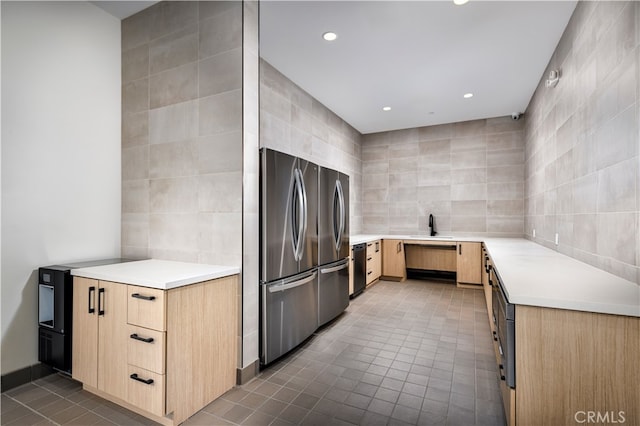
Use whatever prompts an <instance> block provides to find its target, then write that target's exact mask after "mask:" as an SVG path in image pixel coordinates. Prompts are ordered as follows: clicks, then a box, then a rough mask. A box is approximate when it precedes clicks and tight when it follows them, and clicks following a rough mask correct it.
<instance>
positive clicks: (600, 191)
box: [525, 1, 640, 284]
mask: <svg viewBox="0 0 640 426" xmlns="http://www.w3.org/2000/svg"><path fill="white" fill-rule="evenodd" d="M638 17H640V6H639V4H638V3H637V2H634V1H620V2H578V4H577V6H576V9H575V11H574V14H573V16H572V17H571V20H570V21H569V24H568V26H567V29H566V30H565V33H564V34H563V36H562V38H561V40H560V42H559V44H558V47H557V48H556V51H555V53H554V55H553V56H552V58H551V61H550V62H549V65H548V67H547V69H546V70H545V72H544V73H543V75H542V78H541V80H540V83H539V85H538V88H537V89H536V91H535V93H534V95H533V98H532V99H531V102H530V104H529V107H528V108H527V111H526V115H525V121H526V147H525V148H526V164H525V171H526V185H525V188H526V189H525V211H526V228H525V234H526V236H527V238H530V239H532V240H534V241H536V242H538V243H540V244H542V245H545V246H547V247H549V248H552V249H555V250H558V251H560V252H562V253H565V254H567V255H569V256H573V257H575V258H577V259H579V260H582V261H584V262H587V263H590V264H592V265H594V266H596V267H599V268H602V269H604V270H606V271H608V272H611V273H613V274H616V275H619V276H621V277H623V278H626V279H629V280H631V281H635V282H637V283H639V284H640V254H639V253H638V250H639V248H640V229H638V210H639V207H640V205H639V203H640V180H639V179H640V171H639V170H640V156H639V149H640V144H639V142H638V141H640V114H638V108H639V107H640V103H639V99H640V69H639V68H640V26H639V24H640V20H639V19H638ZM552 69H560V70H561V79H560V82H559V84H558V85H557V86H556V87H555V88H553V89H548V88H546V87H545V85H544V80H545V78H546V76H547V75H548V73H549V71H550V70H552ZM534 230H535V237H534ZM556 234H557V235H558V239H559V244H558V245H556V244H555V238H556Z"/></svg>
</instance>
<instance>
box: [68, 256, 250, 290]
mask: <svg viewBox="0 0 640 426" xmlns="http://www.w3.org/2000/svg"><path fill="white" fill-rule="evenodd" d="M130 263H133V262H130ZM194 265H199V264H194ZM211 266H212V267H214V268H216V270H214V271H209V272H196V273H193V274H186V275H187V276H183V277H180V278H176V279H169V280H157V279H149V278H144V277H141V276H140V274H131V273H127V272H117V271H116V272H113V271H108V272H104V271H102V270H100V269H98V270H96V269H97V267H89V268H79V269H72V270H71V275H73V276H77V277H83V278H89V279H96V280H102V281H109V282H115V283H121V284H128V285H136V286H140V287H150V288H155V289H159V290H171V289H174V288H178V287H183V286H187V285H191V284H197V283H200V282H204V281H210V280H215V279H219V278H225V277H229V276H233V275H237V274H239V273H240V267H238V266H218V265H211Z"/></svg>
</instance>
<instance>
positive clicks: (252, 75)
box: [238, 1, 260, 381]
mask: <svg viewBox="0 0 640 426" xmlns="http://www.w3.org/2000/svg"><path fill="white" fill-rule="evenodd" d="M242 19H243V23H242V32H243V36H242V56H243V59H242V123H243V126H242V130H243V142H242V149H243V151H242V161H243V177H242V179H243V183H242V282H243V286H242V298H241V303H242V304H243V306H242V307H241V308H242V309H240V312H242V324H240V327H238V329H239V330H242V342H239V343H240V345H241V346H240V347H241V348H242V350H241V351H239V354H240V356H241V357H242V359H240V360H239V363H238V365H240V366H241V367H242V368H245V367H248V366H249V365H250V364H251V363H253V362H255V361H256V360H257V359H258V356H259V354H258V341H259V329H258V311H259V309H258V301H259V296H258V285H257V284H258V282H259V275H258V267H259V266H258V256H259V253H258V246H259V242H260V241H259V216H258V215H259V213H260V212H259V210H258V199H259V195H260V194H259V173H260V167H259V164H258V162H259V155H258V144H259V139H260V137H259V132H260V103H259V93H260V91H259V85H260V77H259V70H260V57H259V51H258V50H259V44H258V22H259V3H258V2H257V1H243V16H242ZM251 373H252V371H251V369H250V368H248V369H247V372H246V374H247V375H248V376H249V377H252V374H251ZM245 377H246V376H243V378H242V380H241V381H243V380H244V378H245Z"/></svg>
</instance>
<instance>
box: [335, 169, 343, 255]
mask: <svg viewBox="0 0 640 426" xmlns="http://www.w3.org/2000/svg"><path fill="white" fill-rule="evenodd" d="M345 210H346V209H345V208H344V193H343V192H342V183H340V181H339V180H337V179H336V185H335V187H334V189H333V214H332V219H333V244H334V247H335V249H336V252H340V248H341V246H342V236H343V234H344V227H345V213H346V211H345Z"/></svg>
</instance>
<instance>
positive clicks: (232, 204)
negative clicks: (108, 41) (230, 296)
mask: <svg viewBox="0 0 640 426" xmlns="http://www.w3.org/2000/svg"><path fill="white" fill-rule="evenodd" d="M242 13H243V10H242V2H188V1H186V2H182V1H180V2H171V1H166V2H160V3H158V4H156V5H154V6H152V7H150V8H148V9H145V10H143V11H142V12H140V13H138V14H136V15H133V16H131V17H129V18H127V19H125V20H123V21H122V256H124V257H130V258H146V257H153V258H157V259H168V260H179V261H190V262H201V263H210V264H223V265H225V264H226V265H240V264H241V262H242V238H241V235H242V225H243V216H242V206H243V192H242V179H243V175H242V171H243V150H242V143H243V130H242V117H243V115H242V113H243V112H242V103H243V97H242V83H243V80H242V77H243V74H242V28H243V27H242V16H243V15H242Z"/></svg>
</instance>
